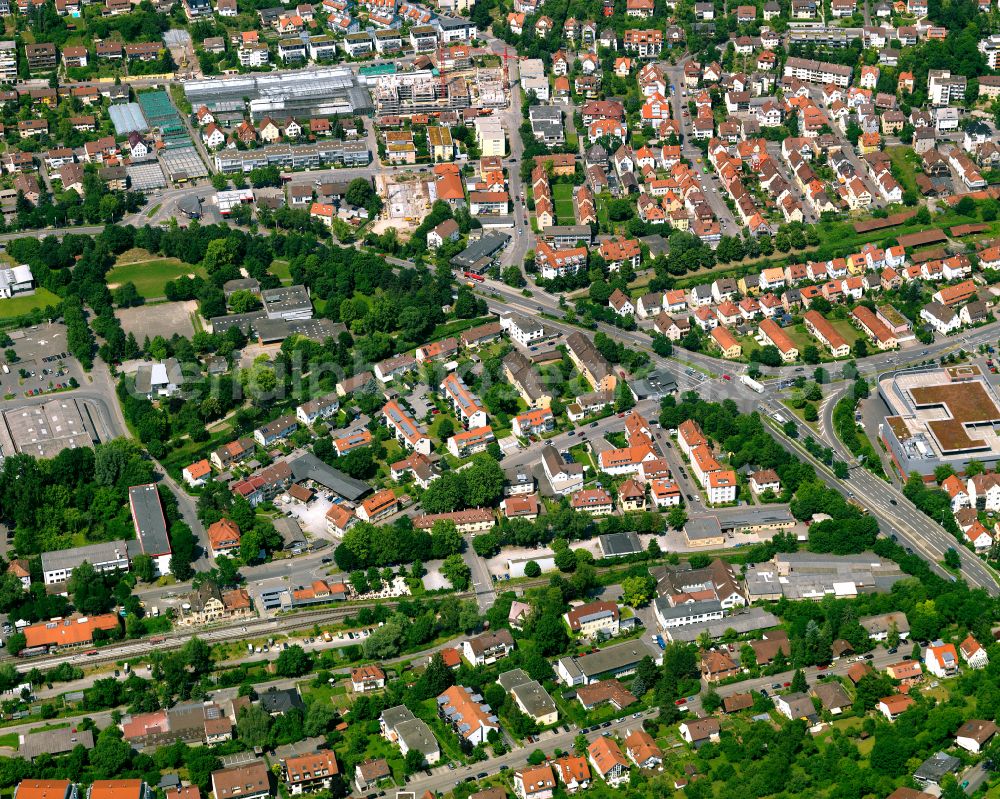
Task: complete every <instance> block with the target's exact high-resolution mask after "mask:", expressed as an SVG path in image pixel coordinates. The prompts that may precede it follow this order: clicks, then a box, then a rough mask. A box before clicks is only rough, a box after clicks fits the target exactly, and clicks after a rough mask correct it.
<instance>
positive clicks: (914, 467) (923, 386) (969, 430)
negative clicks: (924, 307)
mask: <svg viewBox="0 0 1000 799" xmlns="http://www.w3.org/2000/svg"><path fill="white" fill-rule="evenodd" d="M878 393H879V397H880V398H881V399H882V401H883V402H885V404H886V406H887V407H888V408H889V413H888V414H887V415H886V417H885V419H884V420H883V422H882V423H881V424H880V425H879V437H880V438H881V439H882V441H883V443H884V444H885V445H886V448H887V449H888V450H889V454H890V455H891V457H892V460H893V463H894V464H895V465H896V468H897V469H899V471H900V473H901V474H902V475H904V476H906V475H909V474H910V473H911V472H917V473H918V474H920V475H922V476H924V477H926V478H930V477H933V475H934V470H935V469H936V468H937V467H938V466H942V465H948V466H951V467H952V468H954V469H955V470H956V471H957V472H963V471H964V470H965V467H966V465H967V464H968V463H969V461H970V460H977V461H981V462H984V463H986V464H987V467H988V468H989V466H990V465H994V466H995V465H996V464H997V463H998V462H1000V434H998V432H997V426H998V425H1000V399H998V397H997V395H996V392H995V391H994V389H993V387H992V386H991V385H990V383H989V381H988V380H987V379H986V376H985V375H984V374H983V373H982V371H981V370H980V369H979V367H978V366H975V365H962V366H951V367H948V368H945V369H938V368H932V369H914V370H908V371H903V372H891V373H888V374H884V375H881V376H880V377H879V381H878Z"/></svg>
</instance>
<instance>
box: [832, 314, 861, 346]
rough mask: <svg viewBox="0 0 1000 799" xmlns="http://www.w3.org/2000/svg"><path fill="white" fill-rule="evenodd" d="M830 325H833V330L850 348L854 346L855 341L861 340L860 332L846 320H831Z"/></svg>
mask: <svg viewBox="0 0 1000 799" xmlns="http://www.w3.org/2000/svg"><path fill="white" fill-rule="evenodd" d="M830 324H831V325H833V328H834V330H836V331H837V332H838V333H840V335H842V336H843V337H844V341H846V342H847V343H848V344H850V345H851V347H853V346H854V342H855V341H857V340H858V339H859V338H863V336H862V335H861V331H860V330H858V329H857V328H856V327H855V326H854V325H852V324H851V323H850V322H849V321H848V320H846V319H831V320H830Z"/></svg>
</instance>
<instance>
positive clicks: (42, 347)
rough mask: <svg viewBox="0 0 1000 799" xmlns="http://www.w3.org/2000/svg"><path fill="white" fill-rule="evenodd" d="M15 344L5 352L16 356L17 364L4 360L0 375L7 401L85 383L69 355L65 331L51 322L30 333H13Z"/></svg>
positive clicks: (1, 387)
mask: <svg viewBox="0 0 1000 799" xmlns="http://www.w3.org/2000/svg"><path fill="white" fill-rule="evenodd" d="M10 336H11V338H12V339H13V344H12V345H11V346H10V347H7V348H5V349H6V350H13V351H14V353H15V354H16V355H17V358H16V359H14V360H8V358H7V356H6V353H5V354H4V356H3V371H2V372H0V392H2V394H3V397H4V399H8V400H14V399H21V398H23V397H34V396H38V395H40V394H45V393H49V392H53V391H58V390H60V389H64V388H70V387H71V385H72V384H71V382H70V381H71V380H75V381H76V383H77V384H79V383H81V382H82V381H83V379H84V377H83V370H82V369H81V368H80V365H79V364H78V363H77V362H76V360H75V359H73V358H72V356H70V355H69V353H68V352H66V328H65V327H64V326H63V325H62V324H59V323H56V322H50V323H47V324H43V325H37V326H35V327H32V328H31V329H28V330H18V331H13V332H12V333H11V334H10Z"/></svg>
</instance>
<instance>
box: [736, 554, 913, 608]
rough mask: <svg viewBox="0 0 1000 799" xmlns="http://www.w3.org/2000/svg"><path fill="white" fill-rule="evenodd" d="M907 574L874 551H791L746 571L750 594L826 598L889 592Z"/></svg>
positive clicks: (755, 598)
mask: <svg viewBox="0 0 1000 799" xmlns="http://www.w3.org/2000/svg"><path fill="white" fill-rule="evenodd" d="M905 576H906V575H905V574H903V571H902V570H901V569H900V568H899V566H897V565H896V564H895V563H893V562H892V561H889V560H883V559H882V558H880V557H879V556H878V555H876V554H875V553H873V552H861V553H859V554H857V555H825V554H819V553H814V552H788V553H782V554H778V555H775V556H774V557H773V558H772V559H771V560H769V561H767V562H766V563H758V564H756V565H755V566H753V567H751V568H748V569H747V572H746V585H747V598H748V599H749V601H750V602H756V601H758V600H761V599H769V600H778V599H781V598H782V597H787V598H788V599H817V600H818V599H822V598H823V597H825V596H827V595H828V594H829V595H832V596H835V597H839V598H847V597H854V596H857V595H858V594H869V593H875V592H879V591H884V592H887V591H889V590H891V589H892V586H893V585H895V584H896V583H897V582H898V581H899V580H902V579H903V578H904V577H905Z"/></svg>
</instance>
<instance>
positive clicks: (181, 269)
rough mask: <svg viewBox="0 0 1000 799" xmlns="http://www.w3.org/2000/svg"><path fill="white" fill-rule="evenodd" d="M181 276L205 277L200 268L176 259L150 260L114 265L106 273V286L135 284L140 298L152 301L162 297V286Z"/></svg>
mask: <svg viewBox="0 0 1000 799" xmlns="http://www.w3.org/2000/svg"><path fill="white" fill-rule="evenodd" d="M183 275H201V276H202V277H204V276H205V275H204V271H203V270H202V269H201V267H200V266H192V265H191V264H186V263H183V262H182V261H179V260H178V259H176V258H152V259H150V260H148V261H134V262H132V263H125V264H122V263H119V264H116V265H115V266H114V267H113V268H112V269H111V271H110V272H108V285H110V286H120V285H121V284H123V283H135V288H136V291H138V292H139V294H140V296H142V297H145V298H146V299H153V298H155V297H162V296H163V293H164V286H166V285H167V282H168V281H171V280H175V279H177V278H179V277H181V276H183Z"/></svg>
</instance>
